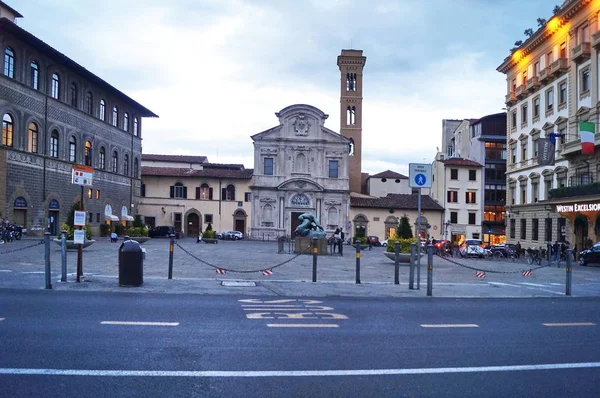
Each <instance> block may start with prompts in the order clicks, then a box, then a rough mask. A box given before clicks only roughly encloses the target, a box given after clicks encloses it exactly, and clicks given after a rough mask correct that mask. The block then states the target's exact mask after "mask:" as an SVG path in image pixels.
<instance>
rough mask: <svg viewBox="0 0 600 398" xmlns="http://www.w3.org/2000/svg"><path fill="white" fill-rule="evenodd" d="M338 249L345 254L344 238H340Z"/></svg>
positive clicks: (341, 253) (341, 254)
mask: <svg viewBox="0 0 600 398" xmlns="http://www.w3.org/2000/svg"><path fill="white" fill-rule="evenodd" d="M338 250H339V252H340V256H343V255H344V240H343V239H340V240H339V243H338Z"/></svg>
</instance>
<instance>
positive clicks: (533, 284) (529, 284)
mask: <svg viewBox="0 0 600 398" xmlns="http://www.w3.org/2000/svg"><path fill="white" fill-rule="evenodd" d="M521 285H527V286H536V287H548V285H542V284H540V283H529V282H521Z"/></svg>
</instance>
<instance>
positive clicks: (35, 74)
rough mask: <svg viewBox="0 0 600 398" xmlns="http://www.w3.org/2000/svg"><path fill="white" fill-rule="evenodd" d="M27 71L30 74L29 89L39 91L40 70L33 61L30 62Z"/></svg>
mask: <svg viewBox="0 0 600 398" xmlns="http://www.w3.org/2000/svg"><path fill="white" fill-rule="evenodd" d="M29 70H30V74H31V88H33V89H34V90H39V88H40V68H39V66H38V64H37V62H35V61H31V64H30V65H29Z"/></svg>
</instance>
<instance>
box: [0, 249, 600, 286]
mask: <svg viewBox="0 0 600 398" xmlns="http://www.w3.org/2000/svg"><path fill="white" fill-rule="evenodd" d="M38 241H39V240H35V239H23V240H21V241H17V242H11V243H8V244H3V245H0V288H26V289H43V288H44V285H45V283H44V281H45V279H44V245H43V244H41V245H36V243H38ZM50 244H51V269H52V285H53V288H54V289H55V290H66V289H68V290H81V291H86V290H87V291H89V290H107V291H118V292H165V293H196V294H245V295H249V294H252V295H286V296H320V297H323V296H373V297H381V296H387V297H425V296H426V292H427V257H426V256H424V257H422V259H421V269H420V276H421V279H420V286H418V284H417V282H415V285H414V287H415V289H412V290H411V289H409V288H408V279H409V269H410V267H409V266H408V265H401V266H400V285H394V263H393V261H391V260H389V259H388V258H387V257H385V256H384V254H383V253H384V251H385V248H382V247H376V248H373V250H371V251H369V250H365V251H362V252H361V256H360V261H361V269H360V274H361V278H360V279H361V284H356V283H355V278H356V273H355V272H356V251H355V249H354V248H353V247H350V246H344V255H343V256H339V255H322V256H318V259H317V264H318V272H317V280H318V282H317V283H312V263H313V259H312V255H310V254H307V255H294V254H293V253H292V254H290V253H288V249H289V247H288V245H287V244H285V245H284V248H285V253H282V254H278V253H277V242H260V241H258V242H256V241H219V243H218V244H205V243H196V242H195V240H193V239H182V240H177V241H176V245H175V248H174V263H173V279H172V280H168V279H167V276H168V264H169V240H167V239H152V240H150V241H148V242H146V243H144V244H143V245H142V247H143V248H145V250H146V259H145V260H144V285H143V286H141V287H136V288H124V287H119V285H118V258H119V247H120V242H119V243H110V241H109V240H108V239H100V240H97V241H96V242H95V243H94V244H93V245H92V246H90V247H88V248H86V249H85V250H84V253H83V271H84V278H83V282H82V283H75V275H74V273H75V266H76V261H77V252H76V251H69V252H68V254H67V264H68V265H67V272H68V279H67V282H60V278H61V252H60V246H59V245H58V244H56V243H54V242H51V243H50ZM182 248H183V249H185V250H186V251H188V252H189V253H190V254H191V255H190V254H188V253H186V252H185V251H184V250H182ZM198 259H200V260H202V261H199V260H198ZM203 261H204V262H205V263H204V262H203ZM283 262H287V263H285V264H283V265H280V266H278V265H279V264H281V263H283ZM207 263H208V264H210V265H207ZM545 264H546V262H544V265H545ZM211 265H212V266H211ZM467 267H470V268H467ZM215 268H223V269H229V270H231V271H229V272H227V273H226V274H224V275H221V274H218V273H216V271H215ZM473 268H474V269H473ZM532 268H535V267H534V266H530V265H528V264H526V263H525V262H524V261H521V262H517V263H510V262H505V261H501V262H498V261H486V260H480V259H457V258H453V259H452V262H450V261H447V260H445V259H443V258H439V257H434V261H433V296H435V297H561V296H564V295H565V279H566V273H565V265H564V264H562V265H561V268H557V267H556V265H553V266H552V267H543V268H541V269H538V270H534V271H533V272H532V274H531V275H530V276H523V275H522V272H523V271H526V270H529V269H532ZM264 269H272V271H273V274H272V275H268V276H265V275H263V274H262V272H260V270H264ZM475 269H478V270H482V271H485V278H477V277H476V270H475ZM251 270H253V271H256V272H244V271H251ZM234 271H243V272H234ZM415 273H416V272H415ZM572 279H573V284H572V295H573V296H600V267H594V266H588V267H582V266H580V265H578V264H574V265H573V273H572ZM239 282H241V283H239ZM228 284H233V285H234V286H224V285H228ZM239 285H244V286H239ZM247 285H254V286H247ZM417 287H420V289H417Z"/></svg>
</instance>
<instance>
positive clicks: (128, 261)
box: [119, 240, 144, 286]
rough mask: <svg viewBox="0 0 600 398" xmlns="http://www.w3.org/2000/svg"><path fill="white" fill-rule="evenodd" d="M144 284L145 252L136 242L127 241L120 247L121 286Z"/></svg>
mask: <svg viewBox="0 0 600 398" xmlns="http://www.w3.org/2000/svg"><path fill="white" fill-rule="evenodd" d="M143 284H144V252H143V251H142V248H141V246H140V244H139V243H138V242H136V241H135V240H126V241H124V242H123V243H122V244H121V247H119V286H141V285H143Z"/></svg>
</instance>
